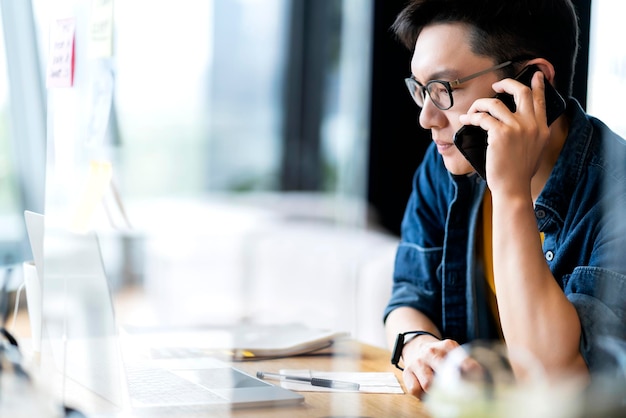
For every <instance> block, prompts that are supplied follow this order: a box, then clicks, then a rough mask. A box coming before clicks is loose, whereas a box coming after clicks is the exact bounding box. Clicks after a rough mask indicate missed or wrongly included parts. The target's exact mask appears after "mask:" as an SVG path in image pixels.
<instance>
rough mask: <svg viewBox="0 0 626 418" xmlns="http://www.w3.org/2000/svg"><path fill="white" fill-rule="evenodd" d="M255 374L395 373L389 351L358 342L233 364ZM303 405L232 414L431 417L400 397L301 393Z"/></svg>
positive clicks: (416, 403) (414, 402)
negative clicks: (284, 371)
mask: <svg viewBox="0 0 626 418" xmlns="http://www.w3.org/2000/svg"><path fill="white" fill-rule="evenodd" d="M234 366H235V367H237V368H239V369H241V370H244V371H246V372H248V373H250V374H252V375H254V374H256V372H257V371H258V370H263V371H269V372H277V371H278V370H280V369H313V370H323V371H332V370H335V371H342V372H346V371H362V372H394V373H395V374H396V376H397V377H398V380H400V382H402V379H401V375H400V371H399V370H397V369H395V367H393V366H392V365H391V363H390V362H389V352H388V351H387V350H384V349H381V348H378V347H373V346H370V345H367V344H362V343H359V342H356V341H345V342H340V343H337V344H336V345H335V346H334V347H333V348H332V349H329V350H327V351H324V352H323V353H320V354H317V355H309V356H302V357H291V358H284V359H276V360H264V361H249V362H239V363H234ZM301 393H302V394H303V395H304V397H305V401H304V404H302V405H299V406H295V407H284V408H274V409H255V410H254V411H246V410H239V411H232V416H233V417H252V416H254V417H418V418H419V417H428V414H427V413H426V410H425V408H424V405H423V404H422V403H421V402H420V401H419V400H418V399H416V398H414V397H412V396H409V395H405V394H403V395H399V394H378V393H376V394H373V393H368V394H364V393H329V392H301Z"/></svg>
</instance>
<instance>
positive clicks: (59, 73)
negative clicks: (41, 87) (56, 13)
mask: <svg viewBox="0 0 626 418" xmlns="http://www.w3.org/2000/svg"><path fill="white" fill-rule="evenodd" d="M75 31H76V21H75V19H74V18H68V19H59V20H56V21H54V22H53V23H52V26H51V28H50V51H49V55H48V68H47V72H46V73H47V85H48V87H72V85H73V83H74V35H75Z"/></svg>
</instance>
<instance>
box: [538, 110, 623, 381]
mask: <svg viewBox="0 0 626 418" xmlns="http://www.w3.org/2000/svg"><path fill="white" fill-rule="evenodd" d="M570 138H571V139H570ZM625 161H626V142H625V141H624V140H623V139H621V138H619V137H618V136H617V135H615V134H614V133H613V132H611V131H610V130H609V129H608V128H607V127H606V126H605V125H604V124H602V123H601V122H600V121H598V120H596V119H594V118H591V117H588V116H586V115H584V113H583V111H582V109H580V107H579V106H575V107H574V117H573V119H572V125H571V127H570V136H569V137H568V140H567V141H566V144H565V146H564V148H563V150H562V151H561V155H560V156H559V160H558V161H557V164H556V166H555V168H554V169H553V173H552V175H551V177H550V179H549V181H548V183H547V185H546V187H545V188H544V191H542V194H541V195H540V197H539V199H538V201H537V204H536V214H539V213H541V214H543V213H545V214H547V215H548V216H546V217H541V216H537V219H538V223H539V227H540V230H542V231H545V234H546V235H545V236H546V240H545V243H544V253H545V255H546V260H547V262H548V264H549V266H550V269H551V270H552V272H553V274H554V276H555V278H556V279H557V281H559V283H560V285H561V287H562V289H563V292H564V293H565V295H566V297H567V298H568V300H569V301H570V302H571V303H572V304H573V305H574V307H575V308H576V311H577V313H578V317H579V320H580V326H581V341H580V352H581V354H582V356H583V358H584V359H585V361H586V363H587V365H588V367H589V370H590V371H591V373H592V374H596V373H598V372H606V371H613V373H615V372H616V371H617V370H619V367H617V366H618V364H619V363H620V362H621V364H624V362H626V217H625V216H624V213H626V212H625V211H624V208H626V163H625ZM620 346H621V348H618V347H620ZM622 377H624V376H622Z"/></svg>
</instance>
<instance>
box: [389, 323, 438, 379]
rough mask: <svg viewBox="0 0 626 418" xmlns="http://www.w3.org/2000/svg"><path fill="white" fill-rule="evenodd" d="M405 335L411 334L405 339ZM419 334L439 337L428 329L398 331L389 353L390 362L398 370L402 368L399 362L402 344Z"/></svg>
mask: <svg viewBox="0 0 626 418" xmlns="http://www.w3.org/2000/svg"><path fill="white" fill-rule="evenodd" d="M407 335H411V338H409V339H406V338H405V337H406V336H407ZM420 335H430V336H431V337H434V338H436V339H438V340H440V339H441V338H439V337H437V336H436V335H435V334H433V333H432V332H428V331H407V332H403V333H400V334H398V336H397V337H396V343H395V345H394V347H393V352H392V353H391V364H393V365H394V366H396V367H397V368H398V369H400V370H404V368H403V367H401V366H400V364H399V363H400V358H402V350H403V349H404V345H405V344H407V343H408V342H409V341H411V340H412V339H414V338H416V337H419V336H420Z"/></svg>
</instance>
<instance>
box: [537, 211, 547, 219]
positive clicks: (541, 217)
mask: <svg viewBox="0 0 626 418" xmlns="http://www.w3.org/2000/svg"><path fill="white" fill-rule="evenodd" d="M535 216H536V217H537V218H538V219H543V218H545V217H546V211H545V210H543V209H538V210H537V211H536V212H535Z"/></svg>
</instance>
